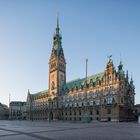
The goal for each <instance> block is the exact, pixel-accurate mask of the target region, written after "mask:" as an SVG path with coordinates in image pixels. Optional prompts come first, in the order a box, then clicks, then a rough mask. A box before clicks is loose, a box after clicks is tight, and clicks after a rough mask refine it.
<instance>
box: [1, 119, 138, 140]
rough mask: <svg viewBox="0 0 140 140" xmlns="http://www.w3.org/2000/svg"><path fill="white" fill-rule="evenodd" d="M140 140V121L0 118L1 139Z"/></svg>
mask: <svg viewBox="0 0 140 140" xmlns="http://www.w3.org/2000/svg"><path fill="white" fill-rule="evenodd" d="M13 139H14V140H112V139H113V140H140V124H137V123H112V122H106V123H103V122H92V123H87V124H86V123H82V122H61V121H55V122H51V123H49V122H48V121H33V122H32V121H0V140H13Z"/></svg>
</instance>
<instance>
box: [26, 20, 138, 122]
mask: <svg viewBox="0 0 140 140" xmlns="http://www.w3.org/2000/svg"><path fill="white" fill-rule="evenodd" d="M59 30H60V29H59V21H58V19H57V27H56V32H55V35H54V37H53V47H52V52H51V56H50V60H49V85H48V87H49V88H48V90H44V91H40V92H38V93H35V94H31V93H30V91H28V96H27V119H29V120H83V118H84V117H85V113H87V117H88V119H90V120H99V121H129V120H133V119H134V115H133V110H134V101H135V86H134V84H133V79H132V77H131V78H129V75H128V71H127V72H125V71H124V69H123V63H122V61H120V63H119V64H118V68H116V67H115V66H114V64H113V60H112V58H111V56H110V57H109V59H108V62H107V63H106V66H105V69H104V70H103V71H102V72H100V73H97V74H94V75H90V76H88V77H83V78H78V79H75V80H72V81H69V82H66V59H65V57H64V52H63V48H62V36H61V34H60V31H59ZM93 57H94V56H93Z"/></svg>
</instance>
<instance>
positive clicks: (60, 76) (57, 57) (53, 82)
mask: <svg viewBox="0 0 140 140" xmlns="http://www.w3.org/2000/svg"><path fill="white" fill-rule="evenodd" d="M61 40H62V37H61V34H60V33H59V19H58V17H57V27H56V31H55V34H54V37H53V48H52V52H51V57H50V60H49V94H50V95H51V96H54V97H56V96H59V95H62V87H63V85H64V84H66V61H65V57H64V53H63V48H62V42H61Z"/></svg>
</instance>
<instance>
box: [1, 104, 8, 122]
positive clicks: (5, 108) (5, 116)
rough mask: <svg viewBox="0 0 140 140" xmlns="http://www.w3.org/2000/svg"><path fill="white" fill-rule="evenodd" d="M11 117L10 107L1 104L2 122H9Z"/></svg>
mask: <svg viewBox="0 0 140 140" xmlns="http://www.w3.org/2000/svg"><path fill="white" fill-rule="evenodd" d="M8 116H9V109H8V106H6V105H4V104H2V103H0V120H7V119H8Z"/></svg>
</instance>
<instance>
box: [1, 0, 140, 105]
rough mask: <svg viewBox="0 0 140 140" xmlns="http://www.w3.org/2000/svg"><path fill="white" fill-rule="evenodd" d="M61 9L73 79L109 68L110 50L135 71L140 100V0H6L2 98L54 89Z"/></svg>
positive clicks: (3, 4)
mask: <svg viewBox="0 0 140 140" xmlns="http://www.w3.org/2000/svg"><path fill="white" fill-rule="evenodd" d="M57 12H59V17H60V28H61V32H62V44H63V49H64V54H65V58H66V61H67V81H69V80H73V79H75V78H80V77H81V78H82V77H84V76H85V59H86V58H88V59H89V62H88V75H92V74H96V73H98V72H102V71H104V70H105V67H106V63H107V60H108V59H107V56H108V55H110V54H112V55H113V62H114V65H115V66H116V67H117V66H118V64H119V61H120V54H121V58H122V61H123V64H124V70H128V71H129V75H130V76H131V74H132V75H133V79H134V84H135V86H136V96H135V97H136V103H140V95H139V94H140V86H139V83H140V71H139V70H140V63H139V61H140V54H139V53H140V1H139V0H70V1H66V0H20V1H19V0H0V102H2V103H5V104H8V101H9V99H8V98H9V93H10V94H11V100H22V101H24V100H26V96H27V90H28V89H30V91H31V93H36V92H38V91H41V90H45V89H48V62H49V57H50V54H51V49H52V43H53V35H54V32H55V27H56V14H57Z"/></svg>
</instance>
